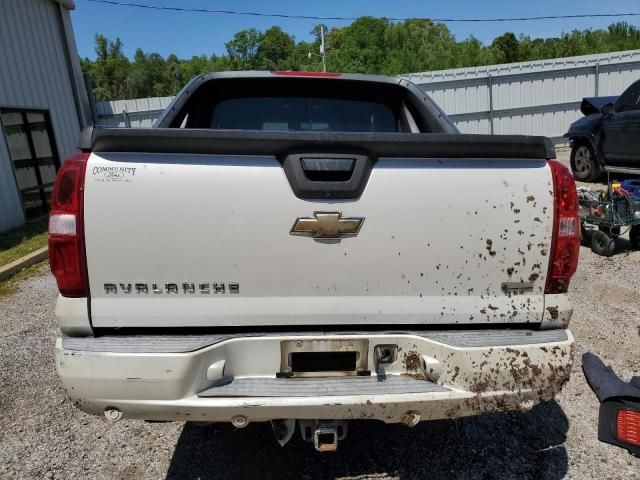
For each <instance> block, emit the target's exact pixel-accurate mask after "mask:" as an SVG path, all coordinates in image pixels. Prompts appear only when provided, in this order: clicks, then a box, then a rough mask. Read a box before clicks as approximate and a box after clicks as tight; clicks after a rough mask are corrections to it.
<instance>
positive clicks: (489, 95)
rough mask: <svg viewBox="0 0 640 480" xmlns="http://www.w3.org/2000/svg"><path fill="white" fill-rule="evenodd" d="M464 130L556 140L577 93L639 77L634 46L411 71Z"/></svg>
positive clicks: (616, 88)
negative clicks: (507, 61) (435, 69)
mask: <svg viewBox="0 0 640 480" xmlns="http://www.w3.org/2000/svg"><path fill="white" fill-rule="evenodd" d="M403 77H405V78H407V79H409V80H411V81H412V82H414V83H416V84H418V85H420V86H421V87H422V88H423V89H425V90H426V91H427V92H428V93H429V94H430V95H431V97H432V98H433V99H434V100H435V101H436V102H437V103H438V104H439V105H440V106H441V107H442V108H443V109H444V111H445V112H447V114H449V116H450V117H451V118H452V119H453V120H454V121H455V122H456V124H457V125H458V128H460V130H461V131H462V132H465V133H495V134H525V135H545V136H548V137H551V138H554V139H556V140H557V141H561V137H562V135H563V134H564V133H565V132H566V131H567V128H568V127H569V125H570V124H571V123H572V122H573V121H575V120H576V119H578V118H579V117H580V116H581V115H582V114H581V113H580V101H581V100H582V98H583V97H593V96H598V95H601V96H602V95H619V94H621V93H622V91H623V90H624V89H625V88H627V87H628V86H629V85H630V84H631V83H632V82H633V81H635V80H637V79H638V78H640V50H629V51H625V52H612V53H605V54H598V55H585V56H580V57H567V58H555V59H549V60H539V61H532V62H522V63H511V64H504V65H490V66H483V67H473V68H460V69H453V70H441V71H436V72H422V73H411V74H408V75H403Z"/></svg>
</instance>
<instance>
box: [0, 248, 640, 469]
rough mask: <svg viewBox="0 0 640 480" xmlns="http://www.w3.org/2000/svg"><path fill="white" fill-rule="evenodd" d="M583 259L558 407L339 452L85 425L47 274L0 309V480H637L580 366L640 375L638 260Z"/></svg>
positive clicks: (442, 424)
mask: <svg viewBox="0 0 640 480" xmlns="http://www.w3.org/2000/svg"><path fill="white" fill-rule="evenodd" d="M620 246H621V249H620V252H619V253H617V254H616V255H615V256H614V257H612V258H609V259H606V258H603V257H597V256H595V255H594V254H592V253H591V251H589V250H588V249H586V248H583V249H582V252H581V263H580V267H579V270H578V273H577V274H576V277H575V278H574V281H573V284H572V287H571V297H572V299H573V302H574V304H575V314H574V317H573V321H572V324H571V328H572V330H573V332H574V334H575V336H576V339H577V354H578V356H577V361H576V364H575V366H574V371H573V375H572V378H571V380H570V381H569V383H568V384H567V385H566V387H565V389H564V391H563V392H562V394H561V395H560V396H559V397H558V398H557V401H552V402H548V403H546V404H544V405H540V406H538V407H536V408H535V409H534V410H532V411H531V412H527V413H504V414H493V415H486V416H482V417H476V418H466V419H459V420H455V421H452V420H447V421H437V422H430V423H423V424H420V425H418V426H417V427H416V428H414V429H412V430H409V429H407V428H405V427H401V426H385V425H383V424H378V423H376V422H360V423H358V422H354V423H352V426H351V430H350V434H349V437H348V438H347V439H346V440H345V441H343V442H342V443H341V445H340V448H339V450H338V452H336V453H335V454H316V453H315V452H314V451H313V448H312V446H311V445H310V444H306V443H304V442H302V441H301V440H300V439H299V438H298V437H297V436H296V437H294V440H292V441H291V443H290V444H289V445H287V446H286V447H285V448H280V447H279V446H278V445H277V444H276V442H275V440H274V439H273V438H272V434H271V431H270V427H269V426H268V425H266V424H252V425H250V426H249V427H247V428H246V429H244V430H234V429H233V428H232V427H231V426H230V425H217V426H207V427H200V426H195V425H191V424H185V423H171V424H158V423H155V424H151V423H145V422H142V421H136V420H124V421H121V422H119V423H116V424H110V423H107V422H106V421H105V420H104V419H102V418H98V417H91V416H88V415H85V414H84V413H82V412H80V411H79V410H77V409H75V408H74V407H73V406H72V405H71V403H70V402H69V400H67V399H66V397H65V394H64V391H63V389H62V387H61V385H60V383H59V381H58V378H57V376H56V374H55V365H54V359H53V347H54V338H55V337H56V335H57V331H56V327H55V321H54V319H53V311H54V303H55V297H56V287H55V282H54V280H53V279H52V277H51V276H50V275H49V274H48V273H47V270H46V268H43V271H42V274H41V275H40V276H37V277H34V278H31V279H29V280H27V281H25V282H24V283H23V284H22V286H21V290H20V291H19V292H18V293H16V294H15V295H13V296H11V297H9V298H5V299H0V409H1V410H0V411H1V412H2V413H1V415H0V478H60V479H70V478H116V479H138V478H141V479H142V478H163V477H166V478H216V477H220V478H279V479H282V478H352V479H353V478H357V479H383V478H384V479H411V478H447V479H449V478H473V479H476V478H477V479H494V478H496V479H498V478H499V479H509V478H535V479H538V478H545V479H559V478H575V479H585V478H594V479H605V478H606V479H618V478H619V479H625V480H627V479H640V459H637V458H634V457H632V456H631V455H629V454H628V453H627V452H626V451H625V450H622V449H618V448H616V447H613V446H610V445H605V444H601V443H599V442H598V441H597V429H596V424H597V412H598V403H597V401H596V399H595V397H594V396H593V394H592V393H591V391H590V390H589V388H588V386H587V384H586V382H585V379H584V376H583V375H582V371H581V369H580V362H579V358H580V355H581V354H582V353H583V352H585V351H587V350H591V351H593V352H595V353H598V354H600V355H601V356H602V357H603V358H604V359H605V361H606V362H607V363H609V364H611V365H612V366H613V367H614V369H615V370H616V371H617V372H618V374H619V375H621V376H622V377H623V378H624V379H626V380H628V379H629V378H630V377H631V376H632V374H633V372H636V374H637V373H638V372H640V353H639V352H640V326H639V324H640V321H639V318H640V317H639V313H640V276H639V275H638V273H637V272H638V269H639V267H640V252H631V253H630V252H628V251H625V248H626V247H628V242H624V241H623V242H621V243H620Z"/></svg>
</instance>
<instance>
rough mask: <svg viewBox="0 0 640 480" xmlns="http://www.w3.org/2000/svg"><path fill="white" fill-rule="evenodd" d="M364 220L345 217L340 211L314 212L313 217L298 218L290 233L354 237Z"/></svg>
mask: <svg viewBox="0 0 640 480" xmlns="http://www.w3.org/2000/svg"><path fill="white" fill-rule="evenodd" d="M363 222H364V218H359V217H352V218H343V217H342V213H340V212H314V213H313V217H300V218H298V219H297V220H296V221H295V223H294V224H293V227H291V232H290V233H291V235H302V236H305V237H313V238H334V239H335V238H342V237H354V236H356V235H357V234H358V232H359V231H360V227H361V226H362V223H363Z"/></svg>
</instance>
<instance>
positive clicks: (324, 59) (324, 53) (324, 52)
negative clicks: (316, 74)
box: [307, 24, 327, 72]
mask: <svg viewBox="0 0 640 480" xmlns="http://www.w3.org/2000/svg"><path fill="white" fill-rule="evenodd" d="M314 55H315V56H316V57H320V58H321V59H322V71H323V72H326V71H327V47H326V46H325V44H324V25H322V24H320V55H318V54H317V53H313V52H309V53H307V57H308V58H311V57H312V56H314Z"/></svg>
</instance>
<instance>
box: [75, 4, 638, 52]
mask: <svg viewBox="0 0 640 480" xmlns="http://www.w3.org/2000/svg"><path fill="white" fill-rule="evenodd" d="M129 1H130V2H132V3H144V4H152V5H161V6H179V7H192V8H207V9H228V10H243V11H253V12H263V13H286V14H300V15H318V16H334V17H335V16H339V17H359V16H365V15H367V16H373V17H402V18H404V17H412V18H425V17H427V18H438V17H439V18H491V17H494V18H495V17H514V16H540V15H572V14H577V13H580V14H588V13H621V12H638V13H640V2H638V0H610V1H608V2H603V1H602V0H496V1H488V0H484V1H482V0H445V1H443V0H323V1H312V0H306V1H304V0H303V1H300V0H298V1H295V0H271V1H269V2H267V1H258V0H243V1H241V0H235V1H234V0H129ZM75 2H76V9H75V10H74V11H73V12H72V13H71V18H72V21H73V28H74V32H75V37H76V43H77V46H78V52H79V54H80V56H81V57H83V58H84V57H88V58H95V51H94V37H95V35H96V33H101V34H103V35H106V36H107V37H108V38H110V39H115V38H116V37H120V39H121V40H122V41H123V43H124V51H125V54H127V55H128V56H129V57H132V56H133V53H134V52H135V50H136V49H137V48H142V49H143V50H144V51H145V52H147V53H151V52H156V53H160V54H161V55H162V56H164V57H166V56H167V55H169V54H170V53H175V54H176V55H177V56H178V57H179V58H191V57H192V56H194V55H203V54H204V55H207V56H210V55H211V54H212V53H215V54H217V55H221V54H223V53H225V47H224V44H225V42H228V41H229V40H231V38H232V37H233V35H234V33H236V32H238V31H240V30H243V29H246V28H251V27H253V28H256V29H258V30H266V29H267V28H269V27H271V26H273V25H277V26H280V27H281V28H282V29H283V30H284V31H286V32H288V33H289V34H291V35H294V37H295V39H296V40H297V41H300V40H307V41H308V40H311V35H310V31H311V29H312V28H313V26H314V25H315V24H317V23H320V22H318V21H314V20H293V19H280V18H260V17H252V16H235V15H223V14H208V13H179V12H167V11H153V10H147V9H138V8H132V7H121V6H114V5H105V4H98V3H91V2H89V1H88V0H75ZM621 20H626V21H628V22H629V23H632V24H635V25H640V17H625V18H618V19H612V18H589V19H558V20H536V21H530V22H522V21H513V22H499V23H447V25H448V27H449V29H450V30H451V31H452V32H453V34H454V35H455V37H456V39H457V40H464V39H466V38H468V37H469V36H471V35H473V36H475V37H476V38H478V39H480V40H481V41H482V42H483V43H485V44H489V43H491V41H492V40H493V39H494V38H495V37H497V36H499V35H501V34H502V33H504V32H508V31H511V32H514V33H516V34H520V33H523V34H525V35H530V36H532V37H543V38H546V37H554V36H558V35H560V34H561V33H562V32H568V31H571V30H574V29H579V30H582V29H586V28H594V29H595V28H606V26H607V25H609V24H610V23H612V22H614V21H621ZM323 23H325V24H326V25H328V26H329V27H341V26H345V25H348V24H349V23H350V22H349V21H324V22H323Z"/></svg>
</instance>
